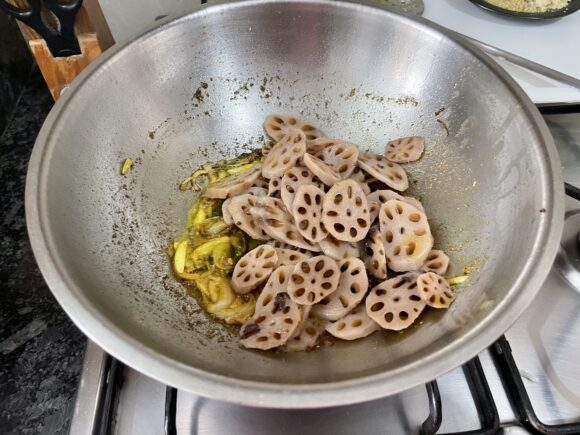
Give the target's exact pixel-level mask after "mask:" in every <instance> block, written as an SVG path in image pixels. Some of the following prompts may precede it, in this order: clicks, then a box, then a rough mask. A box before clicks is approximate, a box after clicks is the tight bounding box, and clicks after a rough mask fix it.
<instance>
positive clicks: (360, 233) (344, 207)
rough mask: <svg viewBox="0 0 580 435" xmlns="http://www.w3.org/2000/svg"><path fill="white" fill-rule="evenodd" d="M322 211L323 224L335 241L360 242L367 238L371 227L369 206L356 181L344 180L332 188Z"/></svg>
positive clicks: (325, 198)
mask: <svg viewBox="0 0 580 435" xmlns="http://www.w3.org/2000/svg"><path fill="white" fill-rule="evenodd" d="M322 209H323V215H322V223H323V224H324V227H325V228H326V230H327V231H328V232H329V233H330V234H331V235H332V236H333V237H334V238H335V239H337V240H342V241H344V242H358V241H360V240H362V239H364V238H365V237H366V235H367V233H368V231H369V227H370V214H369V206H368V202H367V198H366V195H365V194H364V192H363V191H362V189H361V187H360V186H359V184H358V183H357V182H356V181H354V180H343V181H340V182H339V183H336V184H335V185H334V186H332V188H331V189H330V190H329V191H328V192H327V194H326V196H325V197H324V202H323V203H322Z"/></svg>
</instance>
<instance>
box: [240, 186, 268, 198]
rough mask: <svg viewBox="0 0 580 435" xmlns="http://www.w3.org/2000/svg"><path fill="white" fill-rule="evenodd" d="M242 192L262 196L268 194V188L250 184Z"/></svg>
mask: <svg viewBox="0 0 580 435" xmlns="http://www.w3.org/2000/svg"><path fill="white" fill-rule="evenodd" d="M244 193H247V194H248V195H252V196H256V197H258V198H263V197H265V196H268V190H267V189H264V188H263V187H255V186H252V187H250V188H249V189H248V190H246V191H245V192H244Z"/></svg>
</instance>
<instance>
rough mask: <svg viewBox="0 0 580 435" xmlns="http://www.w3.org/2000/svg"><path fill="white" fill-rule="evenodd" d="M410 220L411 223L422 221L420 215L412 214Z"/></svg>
mask: <svg viewBox="0 0 580 435" xmlns="http://www.w3.org/2000/svg"><path fill="white" fill-rule="evenodd" d="M409 220H410V221H411V222H419V221H420V220H421V216H420V215H419V213H411V214H410V215H409Z"/></svg>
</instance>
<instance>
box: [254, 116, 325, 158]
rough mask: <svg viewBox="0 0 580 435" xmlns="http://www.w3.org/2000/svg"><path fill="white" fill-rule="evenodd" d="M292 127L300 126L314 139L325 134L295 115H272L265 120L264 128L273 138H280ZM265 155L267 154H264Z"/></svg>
mask: <svg viewBox="0 0 580 435" xmlns="http://www.w3.org/2000/svg"><path fill="white" fill-rule="evenodd" d="M291 128H299V129H300V130H302V131H303V132H304V134H305V136H306V139H308V140H313V139H316V138H319V137H322V136H324V134H323V133H322V132H321V131H320V130H318V129H317V128H316V127H314V126H312V125H310V124H307V123H305V122H303V121H301V120H299V119H297V118H294V117H293V116H283V115H270V116H268V117H267V118H266V121H265V122H264V130H266V133H267V134H268V136H270V137H271V138H272V139H275V140H280V139H282V137H284V135H285V134H286V132H287V131H288V130H289V129H291ZM264 155H265V154H264Z"/></svg>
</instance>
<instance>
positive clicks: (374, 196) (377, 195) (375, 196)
mask: <svg viewBox="0 0 580 435" xmlns="http://www.w3.org/2000/svg"><path fill="white" fill-rule="evenodd" d="M367 199H368V200H369V202H370V201H374V202H377V203H378V204H379V205H383V204H384V203H385V202H387V201H390V200H391V199H398V200H399V201H402V202H406V203H407V204H409V205H412V206H413V207H415V208H416V209H418V210H419V211H420V212H422V213H425V209H424V208H423V204H421V203H420V202H419V200H417V199H415V198H413V197H412V196H403V195H399V194H398V193H397V192H395V191H393V190H388V189H385V190H375V191H374V192H373V193H371V194H370V195H368V196H367Z"/></svg>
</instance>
